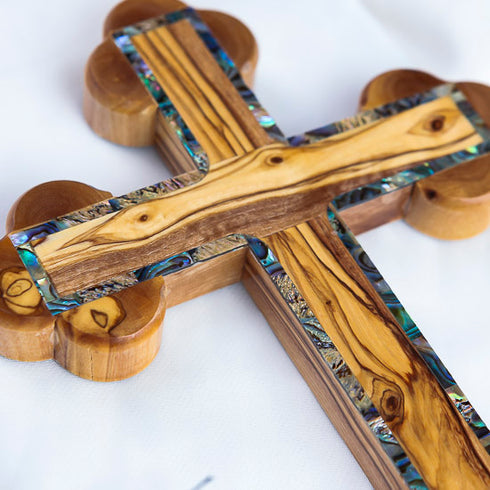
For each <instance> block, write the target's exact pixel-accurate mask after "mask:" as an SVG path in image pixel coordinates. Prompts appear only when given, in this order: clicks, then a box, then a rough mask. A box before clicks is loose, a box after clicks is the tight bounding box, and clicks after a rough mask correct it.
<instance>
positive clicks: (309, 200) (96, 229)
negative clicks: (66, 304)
mask: <svg viewBox="0 0 490 490" xmlns="http://www.w3.org/2000/svg"><path fill="white" fill-rule="evenodd" d="M440 121H444V123H443V124H442V126H440V125H439V122H440ZM480 142H482V138H481V137H480V136H479V135H478V134H477V132H476V131H475V129H474V127H473V126H472V125H471V124H470V122H469V121H468V120H467V119H466V118H465V117H464V115H463V114H462V113H461V112H460V111H459V109H458V108H457V106H456V105H455V103H454V102H453V100H452V99H451V98H450V97H442V98H440V99H437V100H435V101H432V102H428V103H426V104H423V105H421V106H418V107H415V108H414V109H411V110H409V111H406V112H403V113H401V114H398V115H395V116H392V117H390V118H387V119H384V120H380V121H376V122H374V123H370V124H368V125H366V126H363V127H360V128H356V129H353V130H351V131H347V132H345V133H341V134H338V135H335V136H332V137H330V138H327V139H325V140H323V141H320V142H317V143H314V144H311V145H307V146H299V147H288V146H284V145H282V144H280V143H277V144H273V145H269V146H266V147H263V148H260V149H257V150H255V151H253V152H251V153H248V154H246V155H244V156H241V157H237V158H234V159H230V160H227V161H224V162H222V163H219V164H216V165H215V166H214V167H213V168H212V169H211V171H210V172H209V174H208V175H207V176H206V177H205V178H204V179H202V180H201V181H199V182H198V183H196V184H195V185H193V186H190V187H187V188H184V189H181V190H178V191H176V192H173V193H172V194H169V195H168V196H166V197H163V198H159V199H155V200H151V201H147V202H142V203H141V204H137V205H134V206H131V207H129V208H127V209H123V210H121V211H118V212H115V213H112V214H109V215H106V216H103V217H100V218H96V219H93V220H90V221H88V222H86V223H82V224H79V225H78V226H74V227H71V228H69V229H67V230H62V231H60V232H58V233H55V234H52V235H49V236H46V237H44V238H43V239H41V240H39V241H38V242H32V243H31V246H32V248H33V250H34V251H35V253H36V254H37V256H38V258H39V260H40V262H41V263H42V265H43V267H44V268H45V271H46V272H47V274H48V275H49V276H50V277H51V280H52V283H53V284H54V287H55V288H56V290H57V291H58V293H59V294H61V295H64V294H70V293H73V292H75V291H76V290H78V289H80V288H84V287H89V286H92V285H95V284H99V283H101V282H103V281H106V280H108V279H111V278H112V277H114V276H116V275H118V274H121V273H125V272H128V271H131V270H134V269H137V268H139V267H143V266H146V265H149V264H151V263H154V262H158V261H160V260H163V259H165V258H167V257H170V256H172V255H174V254H176V253H179V252H181V251H183V250H188V249H189V248H192V247H195V246H198V245H201V244H203V243H206V242H209V241H212V240H214V239H217V238H220V237H223V236H226V235H229V234H232V233H247V234H252V235H258V236H266V235H269V234H271V233H274V232H276V231H279V230H281V229H284V228H287V227H289V226H292V225H294V224H296V223H299V222H302V221H305V220H307V219H309V218H312V217H314V216H316V215H318V214H319V213H321V211H322V210H323V209H324V206H325V202H327V201H328V200H330V199H332V198H333V197H334V196H336V195H338V194H340V193H341V192H344V191H346V190H348V189H350V188H353V187H357V186H359V185H362V184H364V183H366V182H370V181H373V180H376V179H379V178H380V177H382V176H383V175H385V174H387V173H393V172H394V171H395V170H398V169H401V168H406V167H408V166H411V165H413V164H414V163H416V162H420V161H426V160H431V159H435V158H437V157H440V156H443V155H448V154H451V153H454V152H457V151H460V150H463V149H465V148H468V147H472V146H474V145H477V144H479V143H480Z"/></svg>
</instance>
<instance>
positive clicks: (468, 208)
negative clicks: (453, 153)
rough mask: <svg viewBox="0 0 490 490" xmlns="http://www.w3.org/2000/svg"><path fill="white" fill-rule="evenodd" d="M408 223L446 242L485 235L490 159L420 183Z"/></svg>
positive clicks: (489, 215)
mask: <svg viewBox="0 0 490 490" xmlns="http://www.w3.org/2000/svg"><path fill="white" fill-rule="evenodd" d="M405 221H406V222H407V223H408V224H410V225H412V226H413V227H414V228H416V229H417V230H419V231H422V232H423V233H425V234H427V235H431V236H434V237H436V238H442V239H445V240H457V239H463V238H468V237H471V236H474V235H478V234H479V233H481V232H483V231H485V230H486V229H487V227H488V225H489V224H490V159H489V158H486V159H484V160H483V161H478V160H476V161H472V162H467V163H466V164H465V165H461V166H458V167H456V168H455V169H453V170H452V171H451V172H449V171H447V172H441V173H439V174H437V175H434V176H433V177H431V178H430V179H425V180H423V181H422V182H419V183H418V184H417V185H416V186H415V188H414V190H413V193H412V197H411V199H410V201H409V203H408V207H407V209H406V212H405Z"/></svg>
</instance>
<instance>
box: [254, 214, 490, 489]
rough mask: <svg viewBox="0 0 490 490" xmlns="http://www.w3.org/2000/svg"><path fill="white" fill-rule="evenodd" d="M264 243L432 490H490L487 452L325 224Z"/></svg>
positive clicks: (309, 225)
mask: <svg viewBox="0 0 490 490" xmlns="http://www.w3.org/2000/svg"><path fill="white" fill-rule="evenodd" d="M264 241H265V242H266V243H267V245H268V246H269V247H270V248H271V249H272V250H273V252H274V253H275V255H276V256H277V258H278V260H279V261H280V262H281V264H282V266H283V267H284V269H285V271H286V272H287V274H288V275H289V276H290V277H291V279H292V280H293V282H294V283H295V284H296V286H297V287H298V289H299V290H300V291H301V293H302V295H303V297H304V298H305V300H306V301H307V303H308V305H309V306H310V308H311V309H312V311H313V313H314V314H315V316H316V317H317V318H318V320H319V321H320V323H321V325H322V327H323V328H324V330H325V332H326V333H327V335H328V336H329V337H330V338H331V339H332V341H333V343H334V344H335V346H336V347H337V349H338V351H339V352H340V354H341V355H342V357H343V358H344V359H345V361H346V362H347V364H348V365H349V367H350V368H351V370H352V372H353V374H354V375H355V376H356V378H357V379H358V380H359V382H360V383H361V385H362V386H363V388H364V389H365V391H366V393H367V394H368V396H369V397H370V398H371V400H372V402H373V404H374V405H375V407H376V408H377V409H378V411H379V413H380V415H381V416H382V417H383V419H384V420H385V421H386V423H387V424H388V426H389V427H390V429H391V431H392V432H393V434H394V435H395V437H396V438H397V439H398V441H399V442H400V444H401V445H402V447H403V448H404V450H405V452H406V453H407V455H408V456H409V458H410V460H411V461H412V463H413V464H414V466H415V467H416V468H417V470H418V471H419V472H420V474H421V475H422V477H423V478H424V480H425V482H426V483H427V484H428V485H429V487H431V488H441V489H443V488H471V489H479V488H481V489H484V488H488V487H489V485H490V460H489V457H488V455H487V454H486V452H485V450H484V449H483V446H482V445H481V444H480V442H479V441H478V439H477V437H476V436H475V434H474V433H473V432H472V431H471V429H470V428H469V426H468V424H467V423H466V422H465V421H464V419H463V418H462V417H461V415H460V414H459V412H458V411H457V409H456V407H455V406H454V404H453V403H452V402H451V401H450V399H449V398H448V396H447V395H446V393H445V392H444V390H443V389H442V388H441V386H440V385H439V383H438V382H437V380H436V379H435V378H434V376H433V375H432V373H431V372H430V370H429V369H428V367H427V365H426V364H425V362H424V361H423V360H422V358H421V357H420V356H419V355H418V353H417V351H416V350H415V348H414V347H413V346H412V344H411V343H410V341H409V340H408V338H407V337H406V336H405V334H404V333H403V331H402V330H401V328H400V327H399V325H398V324H397V322H396V320H395V319H394V318H393V316H392V315H391V313H390V311H389V310H388V308H387V307H386V306H385V305H384V303H383V302H382V300H381V299H380V297H379V296H378V295H377V293H376V292H375V291H374V289H373V288H372V286H371V284H370V283H369V281H368V279H367V278H366V277H365V276H364V274H363V273H362V271H361V270H360V269H359V268H358V266H357V264H356V263H355V262H354V260H353V259H352V257H351V256H350V254H349V253H348V251H347V250H346V249H345V247H344V246H343V244H342V242H341V241H340V239H339V238H338V237H337V236H336V234H335V232H334V231H333V230H332V229H331V227H330V224H329V223H328V220H327V219H326V218H317V219H315V220H311V221H309V222H308V223H303V224H301V225H299V226H297V227H294V228H290V229H288V230H285V231H282V232H280V233H277V234H275V235H272V236H270V237H268V238H267V239H265V240H264Z"/></svg>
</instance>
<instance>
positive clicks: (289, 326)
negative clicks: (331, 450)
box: [242, 236, 407, 490]
mask: <svg viewBox="0 0 490 490" xmlns="http://www.w3.org/2000/svg"><path fill="white" fill-rule="evenodd" d="M274 237H275V236H274ZM274 239H275V238H274ZM281 248H282V244H280V243H276V247H275V250H276V251H278V250H281ZM242 281H243V284H244V286H245V287H246V289H247V291H248V292H249V293H250V296H251V297H252V299H253V300H254V302H255V304H256V305H257V306H258V308H259V309H260V311H261V312H262V314H263V315H264V317H265V318H266V319H267V322H268V323H269V325H270V327H271V328H272V330H273V331H274V334H275V335H276V337H277V338H278V339H279V341H280V342H281V344H282V346H283V347H284V349H285V351H286V352H287V354H288V355H289V357H290V358H291V360H292V361H293V362H294V364H295V366H296V368H297V369H298V371H299V372H300V373H301V375H302V376H303V378H304V379H305V381H306V382H307V383H308V386H309V387H310V389H311V391H312V392H313V394H314V395H315V397H316V399H317V400H318V403H319V404H320V405H321V407H322V409H323V410H324V411H325V413H326V414H327V415H328V418H329V419H330V421H331V422H332V424H333V425H334V426H335V428H336V429H337V431H338V433H339V434H340V435H341V437H342V438H343V439H344V442H345V443H346V444H347V446H348V447H349V449H350V450H351V452H352V454H353V455H354V457H355V458H356V460H357V462H358V463H359V465H360V466H361V468H362V469H363V471H364V472H365V473H366V476H367V477H368V478H369V481H370V482H371V484H372V485H373V486H374V487H375V488H377V489H386V490H391V489H405V488H407V486H406V483H405V481H404V480H403V478H402V476H401V474H400V472H399V471H398V469H397V468H396V467H395V465H394V464H393V462H392V461H391V460H390V458H389V457H388V455H387V453H386V452H385V451H384V450H383V448H382V447H380V444H379V440H378V438H377V437H376V435H375V434H374V433H373V432H372V431H371V429H370V428H369V426H368V424H367V423H366V421H365V420H364V419H363V417H362V415H361V414H360V413H359V411H358V410H357V409H356V408H355V407H354V405H353V403H352V401H351V399H350V398H349V395H348V394H347V392H346V391H345V389H344V388H343V387H342V386H341V384H340V383H339V382H338V380H337V379H336V377H335V375H334V373H333V371H332V370H331V369H330V367H329V366H328V365H327V364H326V363H325V359H324V358H323V357H322V356H321V354H320V352H319V351H318V349H317V348H316V347H315V346H314V345H313V343H312V342H311V340H310V339H309V338H308V336H307V334H306V332H305V330H304V327H303V325H302V324H301V323H300V322H299V321H298V319H297V318H296V316H295V315H294V313H293V312H292V310H291V309H290V308H289V306H288V305H287V304H285V302H284V300H283V298H282V297H281V295H280V293H279V291H278V288H277V286H276V285H275V284H274V283H273V282H272V281H271V278H270V276H269V275H268V274H267V273H266V272H265V271H264V270H263V268H262V266H261V265H260V264H259V263H258V261H257V259H256V258H255V257H254V256H253V255H252V254H249V256H248V257H247V261H246V263H245V269H244V271H243V277H242Z"/></svg>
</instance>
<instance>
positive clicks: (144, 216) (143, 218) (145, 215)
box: [140, 214, 148, 222]
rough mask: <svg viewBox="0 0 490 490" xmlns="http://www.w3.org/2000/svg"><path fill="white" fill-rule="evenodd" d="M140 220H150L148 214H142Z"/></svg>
mask: <svg viewBox="0 0 490 490" xmlns="http://www.w3.org/2000/svg"><path fill="white" fill-rule="evenodd" d="M140 221H142V222H144V221H148V215H147V214H144V215H143V216H140Z"/></svg>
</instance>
